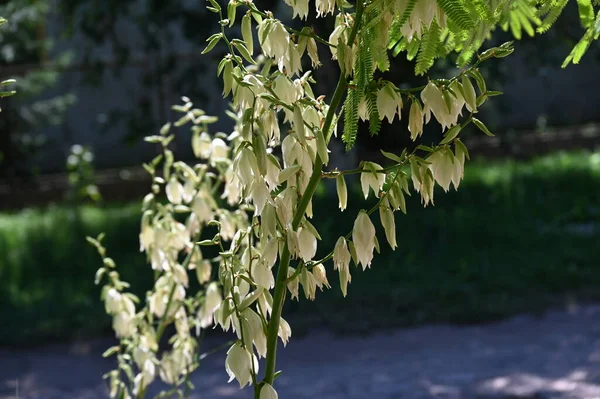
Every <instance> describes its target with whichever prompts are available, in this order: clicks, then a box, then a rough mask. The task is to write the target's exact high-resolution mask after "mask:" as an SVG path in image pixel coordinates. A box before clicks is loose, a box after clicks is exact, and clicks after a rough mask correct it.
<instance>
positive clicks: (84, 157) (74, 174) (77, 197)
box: [67, 144, 102, 206]
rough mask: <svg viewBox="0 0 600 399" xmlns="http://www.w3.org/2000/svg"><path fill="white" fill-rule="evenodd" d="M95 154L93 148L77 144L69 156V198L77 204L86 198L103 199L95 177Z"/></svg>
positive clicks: (97, 200) (92, 199) (95, 200)
mask: <svg viewBox="0 0 600 399" xmlns="http://www.w3.org/2000/svg"><path fill="white" fill-rule="evenodd" d="M93 161H94V154H93V153H92V150H91V148H89V147H84V146H81V145H79V144H75V145H74V146H72V147H71V153H70V154H69V156H68V157H67V171H68V180H69V187H70V189H69V191H68V195H67V200H68V201H70V202H72V203H73V204H74V205H75V206H76V205H77V204H79V203H80V202H83V201H85V200H91V201H93V202H99V201H100V200H101V199H102V196H101V195H100V192H99V191H98V186H96V184H95V183H94V182H95V177H94V164H93Z"/></svg>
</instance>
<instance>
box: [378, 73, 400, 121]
mask: <svg viewBox="0 0 600 399" xmlns="http://www.w3.org/2000/svg"><path fill="white" fill-rule="evenodd" d="M377 109H378V110H379V115H380V117H381V119H382V120H383V118H384V117H385V118H387V119H388V121H389V123H392V121H393V120H394V117H395V116H396V114H398V118H399V119H400V118H401V117H402V113H401V111H402V97H401V96H400V95H399V94H398V93H397V92H396V90H394V86H393V85H392V84H391V83H389V82H388V83H387V84H386V85H385V86H383V87H382V88H381V89H379V91H378V92H377Z"/></svg>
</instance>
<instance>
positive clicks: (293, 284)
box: [287, 267, 299, 299]
mask: <svg viewBox="0 0 600 399" xmlns="http://www.w3.org/2000/svg"><path fill="white" fill-rule="evenodd" d="M295 273H296V270H295V269H294V268H293V267H289V268H288V275H287V277H288V278H291V277H292V276H293V275H294V274H295ZM298 284H299V281H298V278H297V277H295V278H294V279H292V280H291V281H290V282H289V283H288V284H287V288H288V290H289V291H290V294H291V297H292V299H294V298H296V299H298Z"/></svg>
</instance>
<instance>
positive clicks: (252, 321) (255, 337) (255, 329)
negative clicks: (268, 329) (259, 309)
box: [243, 308, 267, 357]
mask: <svg viewBox="0 0 600 399" xmlns="http://www.w3.org/2000/svg"><path fill="white" fill-rule="evenodd" d="M243 317H245V319H246V321H247V324H246V325H247V326H248V330H249V331H248V334H250V338H251V339H252V342H253V343H254V347H255V348H256V353H258V356H260V357H265V356H266V355H267V336H266V335H265V333H264V330H263V325H262V321H261V320H260V316H258V314H256V312H255V311H253V310H252V309H250V308H246V309H245V310H244V315H243ZM244 333H246V330H244ZM244 338H246V337H244Z"/></svg>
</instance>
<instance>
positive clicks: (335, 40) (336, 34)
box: [329, 24, 346, 59]
mask: <svg viewBox="0 0 600 399" xmlns="http://www.w3.org/2000/svg"><path fill="white" fill-rule="evenodd" d="M345 30H346V27H345V26H344V25H341V24H340V25H337V26H336V27H335V29H334V30H333V32H331V35H329V43H331V44H333V45H334V46H338V47H339V44H340V40H342V43H343V42H344V39H345V38H344V37H343V36H342V34H343V33H344V31H345ZM329 49H330V50H331V54H332V57H333V59H337V49H336V48H334V47H330V48H329Z"/></svg>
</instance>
